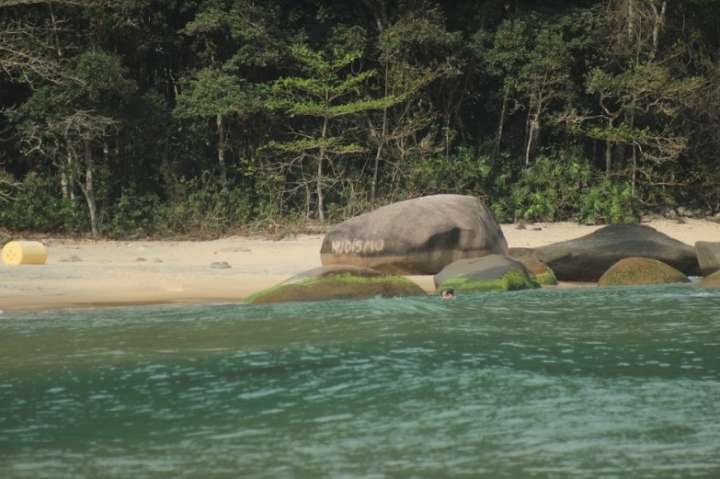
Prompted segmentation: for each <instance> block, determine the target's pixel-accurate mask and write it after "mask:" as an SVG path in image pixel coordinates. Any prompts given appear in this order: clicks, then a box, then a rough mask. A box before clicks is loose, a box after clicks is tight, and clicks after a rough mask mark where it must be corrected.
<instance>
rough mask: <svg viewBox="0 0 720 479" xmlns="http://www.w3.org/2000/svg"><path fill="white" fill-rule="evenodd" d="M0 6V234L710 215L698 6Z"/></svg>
mask: <svg viewBox="0 0 720 479" xmlns="http://www.w3.org/2000/svg"><path fill="white" fill-rule="evenodd" d="M0 3H2V2H0ZM5 3H7V5H5V4H3V6H2V7H0V10H1V12H0V45H2V46H3V47H2V48H0V50H1V51H0V75H1V76H0V132H2V138H0V170H2V171H7V172H8V173H9V177H10V178H13V180H12V183H16V182H19V183H20V184H21V185H22V189H16V188H15V186H11V187H8V185H9V184H10V183H8V182H7V181H5V182H3V180H2V178H0V185H1V187H0V197H2V198H5V197H6V196H7V195H8V194H10V196H12V197H17V198H16V199H15V200H8V199H5V200H3V203H4V204H5V205H9V206H8V208H5V209H4V211H3V212H2V221H1V222H0V227H12V228H32V229H38V230H46V231H58V232H73V231H78V232H84V231H85V230H86V229H88V227H90V228H92V229H95V230H100V232H101V233H104V234H110V235H114V236H124V235H134V234H136V233H140V232H145V233H147V234H173V233H182V234H193V233H199V234H203V235H214V234H220V233H221V232H224V231H228V230H231V229H233V228H238V227H242V226H243V224H244V223H247V222H260V223H262V224H267V225H272V224H275V223H278V222H279V223H282V222H285V221H287V220H288V218H290V219H292V220H294V219H296V218H301V217H302V218H303V221H306V220H307V218H309V217H311V216H312V215H315V214H317V216H319V217H320V218H321V219H322V212H323V210H327V211H328V213H329V215H328V216H329V218H331V219H332V220H340V219H344V218H345V217H347V216H349V215H355V214H358V213H362V212H363V211H366V210H367V209H370V208H373V207H376V206H377V205H379V204H385V203H388V202H392V201H397V200H402V199H405V198H408V197H415V196H418V195H422V194H432V193H464V194H474V195H478V196H482V197H483V198H485V199H486V201H487V203H488V204H489V205H490V206H491V207H492V209H493V211H494V212H495V214H496V217H497V218H498V219H500V220H502V221H513V220H524V221H541V220H545V221H557V220H569V219H578V220H580V221H583V222H589V223H599V222H625V221H633V220H635V219H636V218H637V217H638V216H639V215H640V214H642V213H644V212H645V211H647V210H649V209H655V208H661V209H667V208H668V207H679V206H685V207H692V208H694V209H697V210H699V211H702V212H707V213H716V212H717V211H720V189H718V187H717V185H718V178H719V177H720V173H718V168H717V165H716V163H717V162H716V161H715V158H716V156H717V151H720V134H719V133H718V132H720V116H718V114H717V112H718V111H720V71H719V70H718V68H717V58H716V56H717V55H716V54H717V51H718V40H717V21H716V20H717V18H718V16H720V6H718V2H715V1H710V0H692V1H687V2H663V4H664V5H666V6H667V11H665V10H663V9H661V8H657V7H658V6H659V3H658V2H650V1H646V0H643V1H639V0H636V1H634V2H633V5H634V8H633V9H627V8H616V7H619V6H620V3H622V2H620V0H617V1H616V0H613V1H611V2H609V3H608V2H607V1H600V0H583V1H580V2H560V1H558V0H552V1H550V2H497V1H484V2H476V1H472V0H459V1H457V2H439V1H437V0H417V1H412V2H379V1H363V2H357V1H354V2H353V1H348V0H339V1H337V2H288V1H284V0H267V1H263V2H257V1H253V0H232V1H230V0H202V1H196V2H190V1H184V0H183V1H178V2H152V1H149V0H118V1H117V2H105V3H104V4H102V5H101V4H100V3H98V2H96V1H89V2H80V1H72V2H50V3H49V4H48V5H50V4H52V5H50V6H51V7H52V8H47V7H48V5H45V7H43V6H42V5H40V4H41V3H42V2H39V3H38V2H24V1H20V2H17V1H16V2H9V3H8V2H5ZM33 3H37V5H32V4H33ZM46 3H47V2H46ZM208 172H209V173H208ZM213 172H215V173H216V176H213ZM88 173H90V175H87V174H88ZM88 178H90V179H91V180H92V181H90V182H88V181H86V180H87V179H88ZM61 184H64V185H65V187H64V188H65V191H64V193H61V192H60V191H59V190H60V188H61V186H60V185H61ZM8 188H10V189H8ZM63 194H64V195H65V196H68V197H74V198H75V199H74V202H73V203H72V204H69V202H68V201H64V200H60V199H59V198H62V196H63ZM90 204H94V207H91V206H90ZM85 209H87V210H88V211H87V212H85V211H84V210H85ZM91 212H92V213H95V214H94V215H93V217H94V221H92V222H90V221H88V218H89V217H90V216H91Z"/></svg>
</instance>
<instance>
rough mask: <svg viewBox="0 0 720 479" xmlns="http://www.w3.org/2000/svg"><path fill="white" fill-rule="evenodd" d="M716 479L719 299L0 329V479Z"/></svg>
mask: <svg viewBox="0 0 720 479" xmlns="http://www.w3.org/2000/svg"><path fill="white" fill-rule="evenodd" d="M95 477H97V478H235V477H251V478H254V477H257V478H321V477H332V478H386V477H387V478H395V477H397V478H402V477H418V478H451V477H468V478H471V477H488V478H525V477H528V478H563V477H573V478H575V477H577V478H596V477H607V478H665V477H667V478H675V477H677V478H691V477H707V478H717V477H720V292H717V291H705V290H701V289H697V288H695V287H693V286H668V287H649V288H624V289H594V288H593V289H577V290H541V291H530V292H515V293H494V294H485V295H468V296H462V297H460V298H458V299H456V300H454V301H441V300H439V299H438V298H435V297H432V298H414V299H380V298H377V299H371V300H366V301H355V302H329V303H311V304H287V305H278V306H245V305H221V306H173V307H153V308H145V307H144V308H128V309H105V310H102V309H98V310H84V311H65V312H41V313H22V314H9V313H5V314H4V315H2V316H0V478H3V479H14V478H32V479H42V478H53V479H56V478H95Z"/></svg>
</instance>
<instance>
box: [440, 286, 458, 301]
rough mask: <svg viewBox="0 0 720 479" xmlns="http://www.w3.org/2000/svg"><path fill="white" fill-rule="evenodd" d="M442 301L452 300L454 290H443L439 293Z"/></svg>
mask: <svg viewBox="0 0 720 479" xmlns="http://www.w3.org/2000/svg"><path fill="white" fill-rule="evenodd" d="M440 296H441V297H442V299H453V298H454V297H455V290H454V289H452V288H447V289H443V290H442V291H441V292H440Z"/></svg>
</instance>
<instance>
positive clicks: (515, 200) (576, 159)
mask: <svg viewBox="0 0 720 479" xmlns="http://www.w3.org/2000/svg"><path fill="white" fill-rule="evenodd" d="M591 178H592V168H591V166H590V163H589V162H588V161H587V160H586V159H585V158H583V157H582V156H581V155H580V154H579V152H578V151H575V150H572V151H570V152H569V154H567V155H553V156H545V155H543V156H540V157H539V158H538V159H537V160H536V161H535V163H534V164H533V165H532V166H530V167H529V168H527V169H525V170H523V171H522V173H521V174H520V178H519V180H518V181H517V182H516V183H515V184H514V185H513V186H512V190H511V193H510V205H509V207H508V209H511V210H512V212H513V215H512V216H513V218H512V219H514V220H518V219H523V220H527V221H556V220H564V219H568V218H570V217H572V216H573V214H574V213H575V211H576V208H577V205H578V204H579V203H580V200H581V198H582V195H583V191H584V190H585V188H586V187H587V185H588V183H589V182H590V180H591Z"/></svg>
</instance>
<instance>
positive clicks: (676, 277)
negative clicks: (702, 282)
mask: <svg viewBox="0 0 720 479" xmlns="http://www.w3.org/2000/svg"><path fill="white" fill-rule="evenodd" d="M689 282H690V279H688V277H687V276H685V275H684V274H682V273H681V272H680V271H678V270H676V269H675V268H673V267H672V266H668V265H667V264H665V263H663V262H661V261H658V260H656V259H652V258H625V259H622V260H620V261H618V262H617V263H615V264H614V265H613V266H612V267H611V268H610V269H608V270H607V271H606V272H605V274H603V275H602V277H601V278H600V280H599V281H598V286H631V285H640V284H669V283H689Z"/></svg>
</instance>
